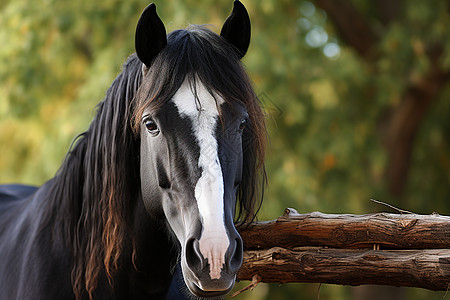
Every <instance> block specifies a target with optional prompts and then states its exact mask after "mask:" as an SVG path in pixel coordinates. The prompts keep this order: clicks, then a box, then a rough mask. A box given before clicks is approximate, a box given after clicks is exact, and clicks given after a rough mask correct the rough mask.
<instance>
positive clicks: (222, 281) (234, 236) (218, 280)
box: [181, 226, 243, 297]
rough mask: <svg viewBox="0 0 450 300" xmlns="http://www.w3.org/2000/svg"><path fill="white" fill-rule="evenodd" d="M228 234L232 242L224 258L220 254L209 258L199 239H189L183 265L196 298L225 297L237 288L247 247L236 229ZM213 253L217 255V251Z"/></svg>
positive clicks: (186, 280)
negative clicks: (235, 286)
mask: <svg viewBox="0 0 450 300" xmlns="http://www.w3.org/2000/svg"><path fill="white" fill-rule="evenodd" d="M228 235H229V241H230V242H229V245H228V248H227V249H226V252H225V255H224V256H223V258H222V259H220V258H219V257H218V256H219V255H218V254H217V253H216V256H214V254H211V256H209V257H208V258H205V257H204V254H203V253H205V250H204V249H203V252H202V251H201V250H200V241H199V240H198V239H197V238H195V237H191V238H189V239H188V240H187V242H186V244H185V248H184V249H183V253H184V255H183V259H182V264H181V266H182V271H183V276H184V280H185V283H186V285H187V287H188V288H189V290H190V291H191V292H192V293H193V294H195V295H196V296H199V297H217V296H222V295H225V294H227V293H228V292H229V291H230V290H231V289H232V288H233V286H234V283H235V279H236V273H237V272H238V271H239V269H240V267H241V265H242V257H243V246H242V239H241V237H240V235H239V234H238V233H237V231H236V229H235V228H234V226H233V227H232V228H230V230H229V233H228ZM210 250H211V252H214V248H211V249H210Z"/></svg>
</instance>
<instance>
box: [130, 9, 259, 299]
mask: <svg viewBox="0 0 450 300" xmlns="http://www.w3.org/2000/svg"><path fill="white" fill-rule="evenodd" d="M249 42H250V20H249V16H248V14H247V11H246V9H245V7H244V6H243V5H242V4H241V3H240V2H239V1H235V3H234V8H233V11H232V13H231V15H230V16H229V17H228V18H227V20H226V21H225V23H224V25H223V28H222V31H221V34H220V36H219V35H217V34H215V33H213V32H212V31H210V30H208V29H206V28H204V27H200V26H191V27H189V28H188V29H185V30H176V31H174V32H172V33H170V34H168V35H166V30H165V28H164V24H163V22H162V21H161V19H160V18H159V17H158V15H157V13H156V7H155V5H154V4H151V5H150V6H148V7H147V8H146V9H145V11H144V12H143V13H142V15H141V17H140V19H139V22H138V25H137V30H136V39H135V44H136V53H137V55H138V57H139V59H140V60H141V61H142V63H143V64H142V72H143V80H142V83H141V86H140V88H139V90H138V92H137V95H136V104H135V115H134V129H135V131H136V132H137V133H138V134H139V136H140V145H141V146H140V174H141V192H142V199H143V201H144V204H145V207H146V210H147V212H148V214H149V215H150V216H151V217H152V218H153V219H157V220H161V222H163V223H164V222H165V223H166V224H168V230H169V231H170V232H171V233H173V235H174V236H175V237H176V240H177V241H178V242H179V245H180V246H181V247H180V249H181V251H180V258H181V268H182V273H183V277H184V279H185V283H186V285H187V286H188V288H189V290H190V291H191V292H192V293H194V294H195V295H197V296H200V297H211V296H220V295H223V294H225V293H227V292H229V291H230V290H231V288H232V287H233V285H234V281H235V277H236V273H237V271H238V270H239V268H240V266H241V264H242V257H243V243H242V239H241V237H240V235H239V234H238V232H237V230H236V228H235V225H234V221H235V217H236V207H238V209H239V211H238V213H237V214H238V215H240V216H244V220H245V221H248V220H249V219H252V218H253V217H254V214H255V207H258V204H257V203H255V202H257V200H256V198H257V196H256V194H257V192H256V187H255V186H256V184H255V180H256V178H257V177H258V176H257V175H256V172H257V171H256V170H257V169H258V168H260V169H261V168H262V167H261V165H262V164H261V163H260V162H261V160H262V158H261V157H262V156H263V144H264V138H265V137H264V136H265V129H264V119H263V114H262V111H261V109H260V106H259V102H258V99H257V97H256V95H255V94H254V91H253V88H252V85H251V82H250V80H249V79H248V77H247V75H246V73H245V71H244V69H243V67H242V65H241V63H240V59H241V58H242V57H243V56H244V55H245V53H246V52H247V49H248V46H249ZM258 157H259V158H260V159H259V160H258ZM262 169H263V168H262Z"/></svg>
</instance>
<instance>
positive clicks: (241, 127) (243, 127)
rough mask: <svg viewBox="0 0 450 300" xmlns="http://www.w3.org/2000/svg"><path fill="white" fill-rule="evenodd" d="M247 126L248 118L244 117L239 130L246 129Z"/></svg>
mask: <svg viewBox="0 0 450 300" xmlns="http://www.w3.org/2000/svg"><path fill="white" fill-rule="evenodd" d="M245 126H247V120H246V119H243V120H242V121H241V124H239V130H244V129H245Z"/></svg>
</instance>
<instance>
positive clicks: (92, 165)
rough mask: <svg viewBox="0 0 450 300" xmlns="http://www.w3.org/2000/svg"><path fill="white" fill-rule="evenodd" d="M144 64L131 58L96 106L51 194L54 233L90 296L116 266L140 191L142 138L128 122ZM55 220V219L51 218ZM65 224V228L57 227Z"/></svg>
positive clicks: (76, 280)
mask: <svg viewBox="0 0 450 300" xmlns="http://www.w3.org/2000/svg"><path fill="white" fill-rule="evenodd" d="M141 66H142V63H141V62H140V61H139V59H138V58H137V56H136V55H134V54H133V55H131V56H130V57H129V58H128V60H127V62H126V63H125V64H124V66H123V71H122V72H121V73H120V74H119V75H118V76H117V78H116V79H115V80H114V82H113V83H112V85H111V87H110V88H109V89H108V91H107V93H106V97H105V98H104V99H103V101H102V102H100V103H99V104H98V106H97V112H96V116H95V118H94V120H93V121H92V123H91V125H90V127H89V129H88V130H87V131H86V132H84V133H83V134H81V135H79V136H78V138H77V140H76V141H75V143H74V145H73V146H72V148H71V150H70V152H69V153H68V155H67V157H66V159H65V161H64V163H63V164H62V166H61V168H60V170H59V171H58V173H57V175H56V176H55V178H54V179H53V186H52V189H51V193H50V194H49V195H48V198H49V199H52V200H51V201H54V205H53V207H57V209H56V210H55V211H53V212H49V213H51V214H55V217H56V222H55V223H54V225H55V227H54V231H56V232H57V233H60V234H63V235H64V236H65V237H66V238H65V240H66V241H67V242H68V244H69V245H68V246H69V247H70V248H71V249H72V251H73V257H74V259H75V262H74V266H73V271H72V281H73V284H74V291H75V292H79V291H82V290H85V289H87V291H88V292H89V293H90V294H91V293H92V292H93V290H94V288H95V285H96V280H97V276H98V274H99V272H100V270H101V269H102V265H103V264H104V265H105V268H106V271H107V272H108V273H109V274H111V271H110V270H111V266H114V265H117V262H118V259H119V257H120V254H121V246H122V244H123V242H124V239H125V236H126V234H128V233H129V232H127V231H129V224H130V219H131V214H132V212H133V207H132V206H133V205H135V204H136V199H137V198H138V197H139V193H140V180H139V139H138V138H137V137H136V135H134V134H133V133H132V130H131V126H130V120H131V115H132V111H133V103H132V102H133V99H134V96H135V93H136V91H137V90H138V87H139V85H140V82H141V80H142V75H141ZM52 217H53V216H52ZM59 226H62V227H59Z"/></svg>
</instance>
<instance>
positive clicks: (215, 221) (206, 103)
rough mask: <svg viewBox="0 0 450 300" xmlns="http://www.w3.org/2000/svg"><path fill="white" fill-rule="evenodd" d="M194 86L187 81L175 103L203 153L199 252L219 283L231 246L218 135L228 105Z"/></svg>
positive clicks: (198, 190) (198, 191) (198, 197)
mask: <svg viewBox="0 0 450 300" xmlns="http://www.w3.org/2000/svg"><path fill="white" fill-rule="evenodd" d="M194 84H195V87H193V86H192V85H191V84H189V83H188V82H187V81H185V82H184V83H183V84H182V86H181V87H180V89H179V90H178V91H177V93H176V94H175V95H174V97H173V99H172V101H173V103H174V104H175V106H176V107H177V109H178V112H179V114H180V116H182V117H187V118H189V119H190V121H191V122H192V128H193V131H194V132H193V133H194V136H195V138H196V142H197V144H198V146H199V149H200V153H199V158H198V167H199V169H200V170H201V175H200V178H199V179H198V181H197V183H196V185H195V200H196V202H197V206H198V211H199V213H200V216H201V220H202V226H203V228H202V235H201V237H200V240H199V248H200V252H201V254H202V255H203V257H204V258H205V259H207V260H208V262H209V265H210V272H209V275H210V277H211V279H219V278H220V271H221V269H222V266H223V264H224V263H225V253H226V251H227V249H228V246H229V245H230V242H229V238H228V235H227V231H226V229H225V224H224V203H223V201H224V200H223V199H224V186H223V175H222V168H221V165H220V159H219V155H218V144H217V139H216V134H215V132H216V127H217V123H218V119H219V111H218V105H220V104H222V103H224V102H225V101H224V100H223V99H222V98H221V97H219V96H218V95H214V96H213V95H211V94H210V92H209V91H208V90H207V89H206V88H205V87H204V86H203V84H201V83H200V82H198V81H196V82H195V83H194ZM194 91H195V92H194Z"/></svg>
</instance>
